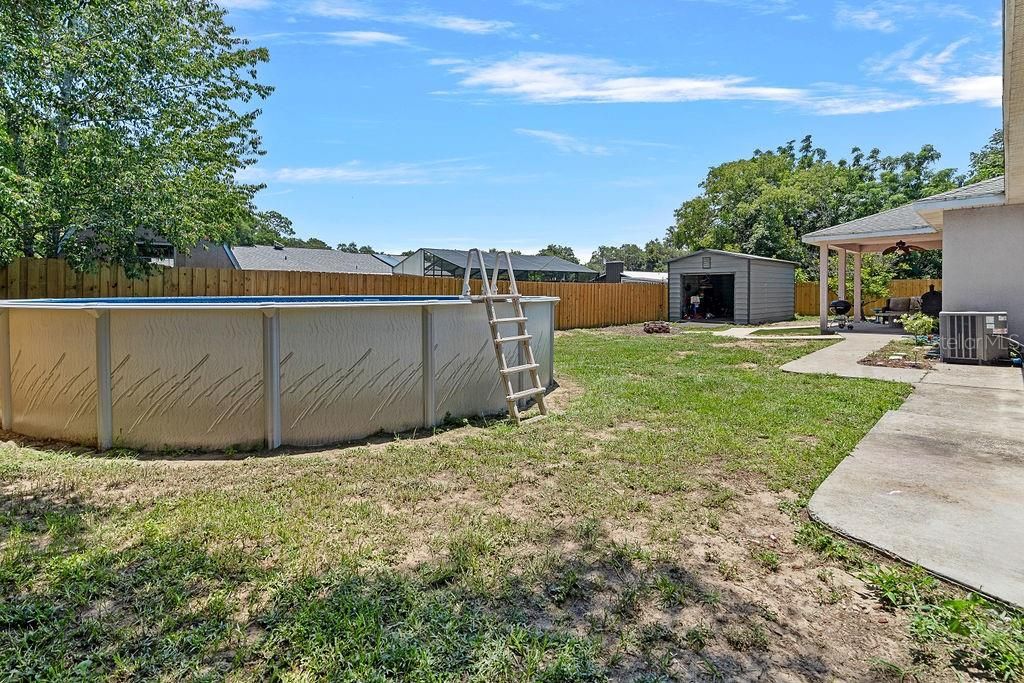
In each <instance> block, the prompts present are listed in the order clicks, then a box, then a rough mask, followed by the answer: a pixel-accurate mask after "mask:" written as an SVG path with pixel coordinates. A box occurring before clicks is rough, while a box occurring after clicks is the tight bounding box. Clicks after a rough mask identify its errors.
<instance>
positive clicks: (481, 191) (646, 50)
mask: <svg viewBox="0 0 1024 683" xmlns="http://www.w3.org/2000/svg"><path fill="white" fill-rule="evenodd" d="M221 2H222V4H223V5H225V6H226V7H228V8H229V21H230V22H231V23H232V25H234V26H235V28H236V30H237V32H238V33H239V34H240V35H243V36H246V37H249V38H251V39H252V41H253V43H255V44H259V45H264V46H266V47H268V48H269V49H270V53H271V61H270V63H269V64H268V65H267V66H265V67H264V68H263V69H262V71H261V78H262V80H263V81H264V82H267V83H269V84H272V85H274V86H275V87H276V88H277V90H276V92H275V93H274V94H273V95H272V96H271V97H270V99H269V100H267V101H266V102H265V103H264V105H263V110H264V114H263V116H262V117H261V118H260V120H259V128H260V130H261V132H262V134H263V136H264V143H265V146H266V149H267V155H266V156H265V157H263V158H262V159H261V160H260V162H259V164H258V165H257V166H255V167H253V168H251V169H247V170H246V172H245V177H246V179H248V180H252V181H259V182H264V183H266V185H267V189H266V190H264V191H263V192H261V193H260V195H259V197H258V203H259V205H260V206H261V207H262V208H265V209H277V210H279V211H281V212H282V213H284V214H285V215H287V216H288V217H290V218H291V219H292V220H293V221H294V225H295V229H296V231H297V233H298V234H299V235H300V236H303V237H309V236H318V237H321V238H322V239H325V240H327V241H328V242H329V243H331V244H335V243H337V242H342V241H343V242H350V241H356V242H358V243H360V244H367V243H368V244H371V245H373V246H374V247H377V248H379V249H381V250H384V251H389V252H400V251H402V250H405V249H415V248H417V247H448V248H468V247H472V246H481V247H491V246H497V247H506V248H513V249H520V250H522V251H524V252H527V253H529V252H532V251H535V250H536V249H539V248H542V247H543V246H544V245H546V244H549V243H552V242H554V243H559V244H568V245H570V246H572V247H573V248H574V249H575V250H576V252H577V255H578V256H579V257H580V258H582V259H583V260H586V259H587V258H588V257H589V253H590V251H591V250H593V249H594V248H595V247H596V246H598V245H600V244H616V245H618V244H621V243H623V242H637V243H640V244H642V243H643V242H645V241H647V240H649V239H652V238H655V237H662V236H663V235H664V232H665V228H666V227H668V226H669V225H670V224H671V223H672V222H673V217H672V211H673V209H675V208H676V207H677V206H678V205H679V204H680V203H681V202H683V201H684V200H686V199H688V198H690V197H692V196H693V195H695V194H696V193H697V192H698V191H699V188H698V183H699V182H700V180H701V178H702V177H703V176H704V174H705V173H706V171H707V168H708V167H709V166H712V165H715V164H717V163H720V162H722V161H726V160H730V159H735V158H739V157H745V156H749V155H750V153H751V152H752V151H753V150H754V149H756V148H763V149H768V148H774V147H776V146H778V145H780V144H783V143H785V142H786V141H787V140H791V139H800V138H801V137H803V136H804V135H805V134H807V133H811V134H813V135H814V136H815V141H816V143H817V144H818V145H820V146H823V147H825V148H826V149H828V150H829V151H830V152H831V153H832V154H833V155H841V154H845V153H847V152H848V151H849V149H850V147H852V146H854V145H860V146H862V147H865V148H870V147H872V146H877V147H879V148H881V149H882V151H883V152H885V153H890V154H895V153H900V152H904V151H907V150H916V149H918V148H919V147H920V146H921V145H922V144H924V143H932V144H935V145H936V146H937V147H938V148H939V149H940V150H941V151H942V152H943V154H944V158H943V163H944V164H945V165H950V166H957V167H961V168H964V167H966V165H967V160H968V154H969V153H970V152H971V151H972V150H975V149H977V148H979V147H980V146H981V145H982V144H984V142H985V141H986V140H987V138H988V136H989V135H990V134H991V132H992V131H993V130H994V129H995V128H996V127H998V126H999V125H1000V121H1001V113H1000V109H999V97H1000V70H1001V57H1000V50H1001V32H1000V25H999V24H1000V7H1001V3H1000V0H974V1H972V2H962V3H956V2H942V1H939V2H933V1H932V0H912V1H911V0H907V1H906V2H904V1H901V0H890V1H888V2H873V1H869V2H833V1H832V0H638V1H637V2H621V1H616V0H601V1H588V0H508V1H506V2H497V1H495V2H487V3H482V2H455V1H452V0H424V2H422V3H421V2H419V1H418V0H417V1H415V2H389V1H386V0H365V1H364V0H351V1H350V0H221Z"/></svg>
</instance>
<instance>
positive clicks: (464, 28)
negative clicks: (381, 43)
mask: <svg viewBox="0 0 1024 683" xmlns="http://www.w3.org/2000/svg"><path fill="white" fill-rule="evenodd" d="M241 1H243V2H245V1H253V0H241ZM305 11H306V12H307V13H308V14H312V15H314V16H318V17H327V18H329V19H363V20H366V21H375V22H381V23H390V24H408V25H414V26H425V27H427V28H436V29H441V30H444V31H455V32H457V33H470V34H477V35H486V34H490V33H500V32H502V31H507V30H508V29H510V28H512V27H513V26H514V24H513V23H512V22H510V21H497V20H491V19H475V18H471V17H464V16H460V15H454V14H437V13H433V12H428V11H422V10H421V11H415V12H409V13H405V14H388V13H385V12H380V11H377V10H376V9H374V8H373V7H372V6H370V5H368V4H365V3H362V2H357V1H355V0H312V2H309V3H308V4H306V5H305Z"/></svg>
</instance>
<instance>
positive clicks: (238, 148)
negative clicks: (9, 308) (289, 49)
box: [0, 0, 271, 270]
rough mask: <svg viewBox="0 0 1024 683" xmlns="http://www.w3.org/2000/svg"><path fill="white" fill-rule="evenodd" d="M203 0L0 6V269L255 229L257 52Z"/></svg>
mask: <svg viewBox="0 0 1024 683" xmlns="http://www.w3.org/2000/svg"><path fill="white" fill-rule="evenodd" d="M224 19H225V15H224V11H223V10H222V9H221V8H220V7H219V6H218V5H217V4H215V3H214V2H213V1H212V0H18V1H16V2H3V3H0V74H2V80H0V258H4V259H7V258H11V257H12V256H15V255H21V254H23V255H34V256H61V257H64V258H66V259H67V260H68V261H69V262H71V263H72V264H73V265H77V266H81V267H84V266H88V265H89V264H90V263H91V262H93V261H94V260H95V259H96V258H101V259H104V260H108V261H111V262H115V263H120V264H123V265H124V266H126V267H127V268H128V269H129V270H137V269H138V268H139V267H140V265H141V261H140V259H139V254H138V250H137V247H136V242H137V240H138V238H139V236H141V237H142V238H143V239H146V237H147V236H149V237H162V238H164V239H166V240H168V241H169V242H171V243H172V244H173V245H174V246H176V247H177V248H179V249H182V250H185V249H188V248H190V247H191V246H193V245H195V244H196V243H197V242H198V241H199V240H200V239H209V240H213V241H217V242H221V241H231V240H233V239H235V238H237V237H238V236H239V234H245V233H246V231H253V230H256V229H258V228H259V217H258V216H257V212H256V211H255V208H254V206H253V204H252V198H253V195H254V193H255V192H256V191H257V190H258V189H259V187H258V186H254V185H249V184H245V183H241V182H238V181H237V180H236V174H237V173H238V171H240V170H241V169H243V168H244V167H246V166H248V165H250V164H252V163H254V162H255V160H256V159H257V157H258V156H259V155H260V154H262V149H261V141H260V136H259V134H258V132H257V130H256V128H255V125H254V124H255V120H256V118H257V116H258V115H259V109H258V108H255V107H254V106H253V102H254V101H256V100H259V99H262V98H265V97H266V96H268V95H269V94H270V92H271V88H270V87H268V86H266V85H263V84H261V83H260V82H259V81H258V78H257V67H258V66H259V65H260V64H261V63H263V62H266V61H267V59H268V53H267V51H266V50H265V49H262V48H251V47H249V46H248V44H247V43H246V41H245V40H243V39H240V38H237V37H235V35H234V33H233V31H232V29H231V28H230V27H229V26H227V25H226V24H225V21H224Z"/></svg>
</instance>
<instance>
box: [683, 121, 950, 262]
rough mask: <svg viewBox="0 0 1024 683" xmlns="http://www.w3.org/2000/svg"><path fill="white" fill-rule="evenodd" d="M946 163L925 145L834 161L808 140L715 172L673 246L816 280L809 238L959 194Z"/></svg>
mask: <svg viewBox="0 0 1024 683" xmlns="http://www.w3.org/2000/svg"><path fill="white" fill-rule="evenodd" d="M940 157H941V155H940V154H939V152H938V151H937V150H936V149H935V148H934V147H933V146H931V145H925V146H924V147H922V148H921V149H920V150H919V151H917V152H907V153H906V154H902V155H899V156H882V154H881V152H880V151H879V150H877V149H873V150H871V151H870V152H868V153H864V152H863V150H861V149H859V148H854V149H853V150H852V152H851V154H850V158H848V159H838V160H832V159H830V158H829V156H828V154H827V153H826V151H825V150H823V149H821V148H818V147H815V146H814V142H813V140H812V138H811V137H810V136H807V137H805V138H804V139H803V140H802V141H801V143H800V144H799V146H798V145H797V143H796V142H795V141H792V142H789V143H788V144H786V145H783V146H781V147H779V148H777V149H776V150H775V151H768V152H764V151H760V150H758V151H755V152H754V154H753V156H751V157H750V158H749V159H740V160H737V161H730V162H727V163H724V164H720V165H718V166H715V167H713V168H712V169H710V170H709V171H708V174H707V177H706V178H705V179H704V181H703V182H702V183H701V188H702V190H703V192H702V193H701V194H700V195H699V196H697V197H695V198H693V199H691V200H689V201H686V202H684V203H683V204H682V206H680V207H679V209H677V210H676V212H675V218H676V222H675V224H674V225H673V226H672V227H670V228H669V230H668V240H669V241H670V242H671V243H673V244H674V245H676V246H677V247H679V248H688V249H700V248H714V249H726V250H732V251H742V252H745V253H748V254H756V255H759V256H769V257H775V258H783V259H789V260H794V261H798V262H800V263H801V264H802V265H803V266H804V268H805V270H806V271H807V272H809V273H813V272H814V268H815V264H816V256H815V254H814V253H813V250H811V249H809V248H807V247H806V246H805V245H804V244H802V243H801V241H800V238H801V237H803V235H805V234H807V233H808V232H812V231H814V230H818V229H820V228H827V227H831V226H833V225H838V224H840V223H844V222H846V221H850V220H854V219H856V218H860V217H862V216H867V215H870V214H873V213H877V212H879V211H882V210H884V209H889V208H893V207H896V206H901V205H903V204H906V203H908V202H912V201H914V200H916V199H920V198H922V197H927V196H929V195H932V194H935V193H938V192H943V191H945V190H948V189H952V188H953V187H956V186H957V184H958V183H961V182H962V181H963V179H962V178H961V177H958V176H957V175H956V171H955V170H954V169H951V168H939V167H938V161H939V159H940ZM917 260H920V259H917Z"/></svg>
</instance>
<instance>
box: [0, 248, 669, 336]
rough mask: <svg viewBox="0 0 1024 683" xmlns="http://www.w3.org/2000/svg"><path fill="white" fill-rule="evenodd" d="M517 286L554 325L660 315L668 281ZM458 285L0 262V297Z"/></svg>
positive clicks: (455, 282) (456, 282)
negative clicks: (543, 299) (551, 305)
mask: <svg viewBox="0 0 1024 683" xmlns="http://www.w3.org/2000/svg"><path fill="white" fill-rule="evenodd" d="M503 286H504V287H507V283H503ZM473 288H474V291H475V292H477V293H479V291H480V281H479V280H474V281H473ZM519 290H520V292H522V293H523V294H526V295H530V296H557V297H559V298H560V299H561V302H560V303H559V304H558V306H556V307H555V327H556V328H557V329H560V330H566V329H572V328H576V327H603V326H606V325H622V324H626V323H635V322H646V321H648V320H663V319H664V318H665V316H666V311H667V307H668V294H667V287H666V286H665V285H661V284H634V283H626V284H595V283H573V282H520V283H519ZM502 291H507V290H505V289H503V290H502ZM461 293H462V280H461V279H456V278H441V277H419V276H416V275H362V274H355V273H308V272H297V271H273V270H232V269H228V268H161V269H160V270H159V271H157V272H155V273H154V274H153V275H151V276H149V277H146V278H141V279H136V280H132V279H129V278H128V277H127V276H126V275H125V273H124V271H123V270H122V269H120V268H111V267H107V266H103V267H101V268H98V269H97V270H95V271H94V272H88V273H79V272H76V271H74V270H72V269H71V268H70V267H68V265H67V264H66V263H65V262H64V261H61V260H59V259H33V258H19V259H15V260H14V261H12V262H11V263H10V264H9V265H8V266H7V267H6V268H3V269H0V299H42V298H50V299H61V298H71V299H78V298H93V297H104V298H107V297H137V296H296V295H316V294H385V295H386V294H391V295H401V294H409V295H430V294H433V295H458V294H461Z"/></svg>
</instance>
